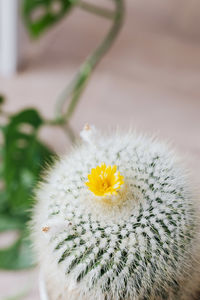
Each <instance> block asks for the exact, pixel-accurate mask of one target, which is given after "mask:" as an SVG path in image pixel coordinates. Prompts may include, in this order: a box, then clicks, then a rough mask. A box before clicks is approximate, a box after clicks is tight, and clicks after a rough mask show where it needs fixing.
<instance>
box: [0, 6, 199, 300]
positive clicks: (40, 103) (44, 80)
mask: <svg viewBox="0 0 200 300" xmlns="http://www.w3.org/2000/svg"><path fill="white" fill-rule="evenodd" d="M0 1H4V0H0ZM13 1H14V2H15V0H13ZM16 2H17V0H16ZM110 2H111V1H108V0H104V1H102V0H101V1H98V0H93V1H90V3H94V4H101V5H104V6H105V7H106V6H108V7H111V3H110ZM125 3H126V15H125V20H124V25H123V28H122V31H121V32H120V34H119V36H118V38H117V40H116V42H115V43H114V45H113V47H112V49H111V50H110V51H109V53H107V54H106V56H105V57H104V58H103V59H102V61H101V63H100V64H99V66H98V68H97V69H96V70H95V72H94V74H93V75H92V77H91V79H90V82H89V84H88V86H87V88H86V90H85V92H84V94H83V96H82V98H81V100H80V103H79V104H78V106H77V108H76V110H75V112H74V114H73V116H72V118H71V121H70V124H71V127H72V128H73V129H74V131H75V132H76V133H77V134H78V132H79V131H80V130H81V129H82V127H83V125H84V124H85V123H86V122H87V123H89V124H94V125H95V126H96V127H98V128H100V129H102V130H107V128H116V127H117V126H119V127H121V128H123V129H129V128H130V127H132V128H134V129H137V130H138V131H139V132H144V133H148V134H155V133H156V135H158V136H159V137H160V138H162V139H165V140H169V141H170V142H171V143H172V144H173V145H174V146H175V147H176V148H177V149H178V150H179V151H180V152H181V153H182V154H184V155H186V156H187V157H188V159H189V164H190V167H191V170H192V172H193V174H194V176H195V179H197V180H198V183H200V176H199V169H200V1H199V0H190V1H188V0H167V1H160V0H148V1H147V0H126V1H125ZM3 13H4V12H3V6H1V12H0V15H1V17H2V15H3ZM20 23H22V22H21V21H20V22H19V25H18V26H19V28H17V30H16V34H17V32H18V30H20V35H19V37H18V38H19V43H20V50H19V53H20V55H19V60H17V61H18V62H19V68H18V70H17V71H16V70H15V62H16V61H15V60H14V64H13V65H14V67H13V66H12V67H10V66H9V68H10V69H9V70H8V71H5V66H4V69H2V68H1V75H0V94H3V95H5V97H6V103H5V105H4V107H5V110H6V111H7V112H8V113H15V112H17V111H19V110H21V109H24V108H27V107H36V108H37V109H38V110H39V111H40V114H41V115H42V116H44V117H45V118H47V119H48V118H51V117H52V116H53V115H54V111H55V101H56V99H57V97H58V96H59V94H60V92H61V91H62V90H63V88H64V87H66V85H67V83H69V82H70V80H71V79H72V77H73V75H74V74H75V72H76V71H77V69H78V67H79V66H80V64H81V63H82V62H83V61H84V59H85V58H86V57H87V55H88V54H89V53H91V52H92V51H93V49H94V48H95V47H96V45H97V44H98V43H99V42H100V41H101V40H102V39H103V37H104V36H105V34H106V33H107V31H108V29H109V27H110V25H111V22H110V21H109V20H106V19H104V18H101V17H99V16H96V15H94V14H88V12H86V11H83V10H81V9H80V7H75V8H74V10H73V11H71V12H70V14H69V15H68V16H66V17H64V18H63V19H62V20H61V21H60V22H58V23H57V24H56V25H55V26H54V27H53V28H52V29H51V30H49V31H47V32H45V33H44V34H43V35H42V36H41V37H40V38H39V39H37V40H35V41H33V40H31V39H30V37H29V35H28V33H27V32H26V29H25V27H26V26H23V25H22V24H20ZM0 24H1V25H2V23H0ZM1 25H0V26H1ZM2 42H3V39H1V43H2ZM2 47H3V45H2V44H0V52H1V48H2ZM13 47H14V46H13ZM13 47H12V50H13ZM16 51H17V50H16ZM12 55H13V54H12ZM4 64H5V61H4ZM40 138H41V140H42V141H44V142H45V143H46V144H47V145H49V147H51V149H53V151H55V152H56V153H59V154H62V153H66V152H67V151H69V149H70V141H69V139H68V138H67V137H66V135H65V134H64V132H63V131H62V130H61V129H60V128H56V127H48V126H46V127H44V128H42V130H40ZM12 238H13V233H9V234H8V233H7V232H3V233H1V234H0V246H1V247H6V246H8V245H9V243H10V242H11V240H12ZM37 282H38V270H37V268H34V269H30V270H28V271H27V270H26V271H24V270H21V271H5V270H1V271H0V299H14V298H6V297H8V296H13V295H15V294H16V295H17V294H18V293H21V292H22V293H23V292H24V291H25V294H24V295H19V297H18V299H27V300H38V299H39V294H38V287H37ZM16 299H17V298H16Z"/></svg>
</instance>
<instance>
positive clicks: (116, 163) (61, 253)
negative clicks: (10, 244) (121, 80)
mask: <svg viewBox="0 0 200 300" xmlns="http://www.w3.org/2000/svg"><path fill="white" fill-rule="evenodd" d="M81 136H82V138H83V142H82V143H80V144H79V145H77V146H76V147H75V148H74V149H73V150H72V152H71V153H70V154H68V155H67V156H66V157H63V158H60V159H59V160H57V162H56V163H55V165H54V167H53V168H52V169H51V170H48V171H47V172H46V174H45V176H44V179H43V181H42V183H41V184H40V185H39V187H38V190H37V192H36V200H37V201H36V205H35V209H34V214H33V220H32V226H33V239H34V245H35V248H36V250H37V253H38V259H39V263H40V266H41V269H42V272H43V274H44V279H45V282H46V285H47V289H48V293H49V299H50V300H68V299H70V300H148V299H176V300H178V299H187V300H190V299H193V298H192V297H193V296H195V291H196V285H197V280H198V276H199V274H198V271H196V269H197V265H198V263H199V260H198V255H197V252H198V247H199V237H198V236H199V226H198V218H199V216H198V210H197V208H196V199H195V195H194V194H193V191H192V187H191V184H190V181H189V180H188V176H187V174H186V172H185V170H184V168H183V167H182V164H181V162H180V161H179V159H178V158H177V156H176V155H175V153H174V152H173V151H171V150H170V149H169V148H168V146H166V145H165V144H163V143H160V142H158V141H156V140H155V139H152V138H148V137H143V136H140V135H137V134H135V133H131V132H129V133H127V134H122V133H115V134H111V135H102V134H100V133H99V132H98V131H96V130H95V128H93V127H89V126H86V128H85V129H84V130H83V132H82V133H81Z"/></svg>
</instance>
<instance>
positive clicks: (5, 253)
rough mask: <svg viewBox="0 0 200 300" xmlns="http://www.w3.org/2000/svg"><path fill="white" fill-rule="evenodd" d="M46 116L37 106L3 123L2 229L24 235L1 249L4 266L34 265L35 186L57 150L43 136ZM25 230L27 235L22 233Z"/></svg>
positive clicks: (0, 171) (0, 169) (0, 157)
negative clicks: (32, 222) (31, 224)
mask: <svg viewBox="0 0 200 300" xmlns="http://www.w3.org/2000/svg"><path fill="white" fill-rule="evenodd" d="M43 124H44V122H43V119H42V118H41V116H40V115H39V114H38V112H37V111H36V110H34V109H26V110H23V111H21V112H19V113H17V114H15V115H13V116H11V117H10V119H9V120H8V122H7V124H6V125H3V126H0V130H1V132H2V135H3V142H2V144H1V145H0V232H2V231H6V230H13V229H17V230H18V231H19V233H21V237H20V238H19V239H18V241H17V242H14V243H13V245H11V246H10V247H9V248H7V249H1V250H0V268H4V269H16V270H17V269H23V268H27V267H30V266H32V264H33V257H32V251H31V249H30V242H28V240H27V239H24V238H23V236H24V233H23V232H24V228H26V227H27V225H26V223H27V221H29V220H30V211H31V208H32V206H33V190H34V189H35V187H36V184H37V182H38V179H39V178H40V174H41V172H42V170H43V169H44V167H45V164H47V163H48V164H49V163H51V162H52V157H53V155H54V154H53V152H52V151H51V150H50V149H49V148H48V147H47V146H46V145H45V144H43V143H42V142H41V141H40V140H39V136H38V133H39V129H40V127H41V126H42V125H43ZM22 234H23V236H22Z"/></svg>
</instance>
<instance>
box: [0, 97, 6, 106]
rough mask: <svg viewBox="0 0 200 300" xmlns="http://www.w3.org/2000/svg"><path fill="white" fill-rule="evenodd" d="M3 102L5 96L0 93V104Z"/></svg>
mask: <svg viewBox="0 0 200 300" xmlns="http://www.w3.org/2000/svg"><path fill="white" fill-rule="evenodd" d="M4 102H5V98H4V96H3V95H0V105H1V104H3V103H4Z"/></svg>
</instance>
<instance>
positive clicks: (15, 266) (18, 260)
mask: <svg viewBox="0 0 200 300" xmlns="http://www.w3.org/2000/svg"><path fill="white" fill-rule="evenodd" d="M33 257H34V255H33V252H32V248H31V243H30V241H29V240H28V239H27V238H26V237H24V236H22V237H20V238H19V239H18V240H17V241H16V242H15V243H14V244H13V245H12V246H10V247H8V248H4V249H0V268H1V269H6V270H20V269H26V268H30V267H33V266H34V264H35V261H34V259H33Z"/></svg>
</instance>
